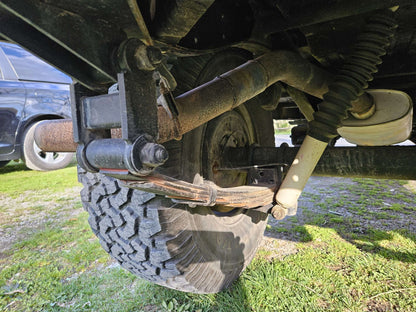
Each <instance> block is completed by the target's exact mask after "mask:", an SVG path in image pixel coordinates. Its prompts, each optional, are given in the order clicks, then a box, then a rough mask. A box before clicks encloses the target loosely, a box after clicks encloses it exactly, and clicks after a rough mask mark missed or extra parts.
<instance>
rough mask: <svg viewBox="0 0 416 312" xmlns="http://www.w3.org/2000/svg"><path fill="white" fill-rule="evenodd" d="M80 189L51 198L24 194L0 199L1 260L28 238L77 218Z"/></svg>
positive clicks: (32, 193) (50, 196)
mask: <svg viewBox="0 0 416 312" xmlns="http://www.w3.org/2000/svg"><path fill="white" fill-rule="evenodd" d="M80 190H81V188H80V187H73V188H69V189H67V190H66V191H65V192H59V193H55V194H50V195H44V194H43V195H40V194H36V193H34V192H24V193H23V194H21V195H19V196H18V197H17V198H13V197H10V196H7V195H4V194H1V195H0V207H1V210H0V258H2V257H5V253H6V252H7V250H9V249H10V247H11V246H12V245H13V244H15V243H16V242H18V241H20V240H23V239H26V238H29V237H30V236H32V235H33V234H34V233H36V232H38V231H39V230H41V229H43V228H44V226H45V224H47V223H52V224H53V223H54V222H56V221H62V220H68V219H70V218H74V217H76V216H77V215H78V214H79V213H80V212H81V211H83V209H82V208H81V207H80V199H79V192H80Z"/></svg>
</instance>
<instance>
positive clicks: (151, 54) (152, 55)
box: [146, 46, 163, 65]
mask: <svg viewBox="0 0 416 312" xmlns="http://www.w3.org/2000/svg"><path fill="white" fill-rule="evenodd" d="M146 51H147V57H148V58H149V61H150V63H152V64H153V65H158V64H160V63H161V62H162V59H163V54H162V51H160V49H158V48H155V47H151V46H150V47H147V50H146Z"/></svg>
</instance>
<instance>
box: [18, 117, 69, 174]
mask: <svg viewBox="0 0 416 312" xmlns="http://www.w3.org/2000/svg"><path fill="white" fill-rule="evenodd" d="M36 125H37V123H35V124H33V125H31V126H30V127H29V128H28V129H27V130H26V133H25V135H24V139H23V161H24V162H25V164H26V166H27V167H28V168H29V169H32V170H37V171H51V170H57V169H62V168H65V167H66V166H68V165H69V163H70V162H71V161H72V158H73V156H74V153H56V152H44V151H42V150H41V149H40V148H39V146H38V145H37V144H36V142H35V128H36Z"/></svg>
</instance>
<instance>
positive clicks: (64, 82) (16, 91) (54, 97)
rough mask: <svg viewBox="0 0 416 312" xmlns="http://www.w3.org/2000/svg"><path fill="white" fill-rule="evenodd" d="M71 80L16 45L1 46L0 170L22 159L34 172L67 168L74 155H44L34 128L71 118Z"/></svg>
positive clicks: (3, 44)
mask: <svg viewBox="0 0 416 312" xmlns="http://www.w3.org/2000/svg"><path fill="white" fill-rule="evenodd" d="M71 82H72V80H71V78H69V77H68V76H66V75H65V74H63V73H62V72H60V71H58V70H57V69H55V68H54V67H52V66H50V65H49V64H47V63H45V62H44V61H42V60H40V59H39V58H37V57H36V56H34V55H33V54H31V53H29V52H27V51H26V50H23V49H22V48H20V47H19V46H17V45H15V44H10V43H5V42H0V167H3V166H5V165H6V164H7V163H8V162H9V161H10V160H16V159H22V160H23V161H24V162H25V163H26V166H27V167H29V168H30V169H33V170H42V171H47V170H55V169H60V168H63V167H65V166H67V165H68V164H69V163H70V162H71V160H72V157H73V153H45V152H43V151H41V150H40V149H39V148H38V146H37V145H36V143H35V141H34V128H35V127H34V126H35V124H36V123H37V122H39V121H41V120H45V119H59V118H68V117H70V115H71V108H70V102H69V85H70V84H71Z"/></svg>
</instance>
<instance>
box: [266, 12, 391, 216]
mask: <svg viewBox="0 0 416 312" xmlns="http://www.w3.org/2000/svg"><path fill="white" fill-rule="evenodd" d="M396 27H397V24H396V22H395V19H394V12H393V10H388V11H383V12H380V13H377V14H375V15H373V16H372V17H371V18H370V19H369V20H368V23H367V24H366V26H365V28H364V31H363V32H362V33H361V34H360V35H359V36H358V38H357V43H356V44H355V45H354V48H353V53H352V54H351V55H350V56H349V57H347V59H346V61H345V64H344V66H343V67H342V69H341V70H340V71H339V74H338V75H337V76H336V77H335V79H334V82H333V83H332V84H330V85H329V86H328V92H327V93H326V94H325V95H324V96H323V99H324V100H323V102H322V103H321V104H320V105H319V107H318V109H319V110H318V111H317V112H315V113H314V120H313V121H312V122H311V123H310V129H309V133H308V135H307V136H306V138H305V140H304V141H303V144H302V146H301V148H300V149H299V152H298V154H297V155H296V158H295V160H294V161H293V163H292V165H291V167H290V169H289V171H288V173H287V175H286V177H285V179H284V180H283V182H282V185H281V187H280V188H279V190H278V192H277V194H276V197H275V201H274V203H273V204H274V207H273V208H272V211H271V212H272V215H273V216H274V217H275V218H277V219H281V218H283V217H285V216H286V215H293V214H295V213H296V208H297V201H298V198H299V196H300V194H301V192H302V190H303V188H304V187H305V185H306V182H307V180H308V179H309V177H310V176H311V174H312V172H313V170H314V168H315V166H316V164H317V163H318V161H319V159H320V158H321V156H322V154H323V152H324V150H325V148H326V146H327V145H328V142H329V141H330V140H331V139H333V138H334V137H336V136H337V135H338V133H337V129H338V128H339V127H340V126H341V125H342V121H343V120H344V119H345V118H347V116H348V111H349V110H350V109H351V103H352V102H353V101H355V100H357V98H358V96H360V95H361V94H362V93H363V92H364V89H366V88H367V87H368V82H369V81H371V80H372V77H373V76H372V75H373V74H374V73H375V72H377V65H379V64H380V63H381V56H383V55H384V54H386V48H387V47H388V46H389V44H390V39H391V37H392V36H393V34H394V29H395V28H396ZM374 111H375V104H374V103H373V105H372V106H371V107H370V108H369V109H368V110H367V111H366V112H365V113H364V114H363V115H360V114H357V113H355V116H356V117H358V118H362V117H363V116H364V117H370V116H371V114H372V113H373V112H374ZM352 114H353V116H354V112H353V113H352Z"/></svg>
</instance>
